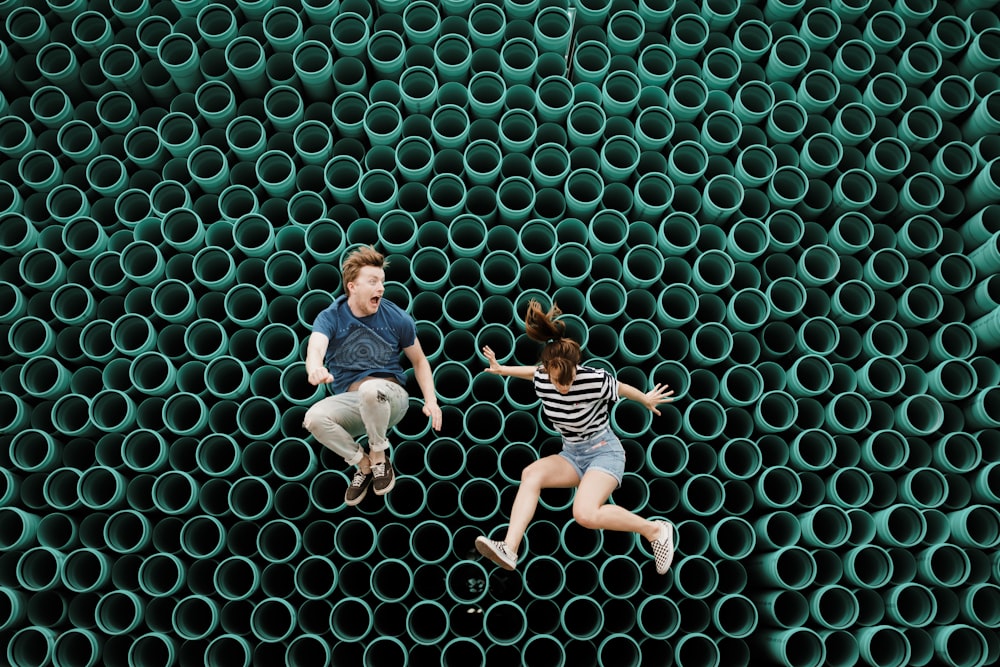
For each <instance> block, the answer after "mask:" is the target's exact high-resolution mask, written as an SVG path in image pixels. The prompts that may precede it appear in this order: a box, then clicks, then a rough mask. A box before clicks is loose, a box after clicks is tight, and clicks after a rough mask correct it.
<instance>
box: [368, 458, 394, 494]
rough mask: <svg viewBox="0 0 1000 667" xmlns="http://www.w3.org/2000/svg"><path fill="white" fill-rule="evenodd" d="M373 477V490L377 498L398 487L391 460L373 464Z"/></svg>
mask: <svg viewBox="0 0 1000 667" xmlns="http://www.w3.org/2000/svg"><path fill="white" fill-rule="evenodd" d="M372 476H373V479H372V490H373V491H375V495H376V496H384V495H385V494H387V493H389V492H390V491H392V488H393V487H394V486H396V473H395V472H394V471H393V469H392V464H391V463H389V459H386V460H385V461H383V462H382V463H373V464H372Z"/></svg>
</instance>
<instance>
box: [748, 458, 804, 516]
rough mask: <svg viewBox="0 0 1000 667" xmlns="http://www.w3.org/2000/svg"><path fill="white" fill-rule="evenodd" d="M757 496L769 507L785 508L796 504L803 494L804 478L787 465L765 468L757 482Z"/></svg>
mask: <svg viewBox="0 0 1000 667" xmlns="http://www.w3.org/2000/svg"><path fill="white" fill-rule="evenodd" d="M756 488H757V497H758V498H759V499H760V501H761V502H762V503H763V504H764V505H765V506H767V507H769V508H772V509H784V508H787V507H791V506H792V505H794V504H795V503H796V502H797V501H798V499H799V496H800V495H801V494H802V480H801V479H800V478H799V476H798V475H797V474H796V473H795V471H794V470H792V469H791V468H789V467H787V466H783V465H780V466H773V467H770V468H765V469H764V470H763V471H762V472H761V474H760V477H758V478H757V483H756Z"/></svg>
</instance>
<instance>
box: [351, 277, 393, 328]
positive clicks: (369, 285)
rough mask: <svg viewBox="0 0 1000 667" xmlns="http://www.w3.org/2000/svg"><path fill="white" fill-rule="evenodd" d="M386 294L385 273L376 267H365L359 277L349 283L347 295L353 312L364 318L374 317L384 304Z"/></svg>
mask: <svg viewBox="0 0 1000 667" xmlns="http://www.w3.org/2000/svg"><path fill="white" fill-rule="evenodd" d="M384 292H385V271H383V270H382V269H379V268H376V267H374V266H363V267H361V271H360V272H359V273H358V277H357V278H356V279H355V280H354V281H352V282H349V283H347V293H348V295H349V299H348V300H349V301H350V303H351V306H352V310H353V311H354V312H355V314H358V315H360V316H362V317H364V316H366V315H374V314H375V313H376V312H377V311H378V307H379V305H380V304H381V303H382V294H383V293H384Z"/></svg>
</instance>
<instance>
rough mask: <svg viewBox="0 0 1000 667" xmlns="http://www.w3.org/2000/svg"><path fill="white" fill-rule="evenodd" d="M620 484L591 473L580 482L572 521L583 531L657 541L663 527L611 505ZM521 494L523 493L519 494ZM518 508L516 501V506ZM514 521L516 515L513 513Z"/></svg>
mask: <svg viewBox="0 0 1000 667" xmlns="http://www.w3.org/2000/svg"><path fill="white" fill-rule="evenodd" d="M617 487H618V481H617V480H616V479H615V478H614V477H612V476H611V475H609V474H608V473H606V472H604V471H601V470H588V471H587V472H586V473H585V474H584V476H583V479H582V480H581V481H580V487H579V488H578V489H577V490H576V497H575V498H574V499H573V518H574V519H575V520H576V522H577V523H579V524H580V525H581V526H583V527H584V528H592V529H595V530H596V529H600V528H603V529H605V530H620V531H624V532H630V533H639V534H640V535H642V536H643V537H645V538H646V539H647V540H654V539H656V537H657V536H658V535H659V533H660V526H659V525H658V524H656V523H653V522H652V521H647V520H646V519H643V518H642V517H640V516H637V515H635V514H633V513H632V512H629V511H628V510H627V509H625V508H624V507H620V506H618V505H610V504H608V498H610V497H611V492H612V491H614V490H615V489H616V488H617ZM518 495H520V494H518ZM514 505H515V507H516V506H517V502H516V501H515V503H514ZM511 521H512V522H513V513H511Z"/></svg>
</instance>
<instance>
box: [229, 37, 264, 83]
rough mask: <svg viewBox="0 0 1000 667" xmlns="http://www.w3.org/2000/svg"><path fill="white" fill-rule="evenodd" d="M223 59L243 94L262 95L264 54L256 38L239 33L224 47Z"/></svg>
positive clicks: (262, 47)
mask: <svg viewBox="0 0 1000 667" xmlns="http://www.w3.org/2000/svg"><path fill="white" fill-rule="evenodd" d="M225 60H226V65H227V66H228V69H229V71H230V72H231V73H232V75H233V77H234V78H235V79H236V84H237V85H238V86H239V88H240V89H241V90H242V91H243V93H244V94H245V95H247V96H251V97H263V96H264V95H265V94H266V93H267V77H266V74H265V71H266V56H265V52H264V46H263V45H262V44H261V43H260V42H259V41H258V40H257V39H254V38H253V37H250V36H248V35H241V36H239V37H236V38H235V39H233V40H231V41H230V42H228V43H227V44H226V47H225Z"/></svg>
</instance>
